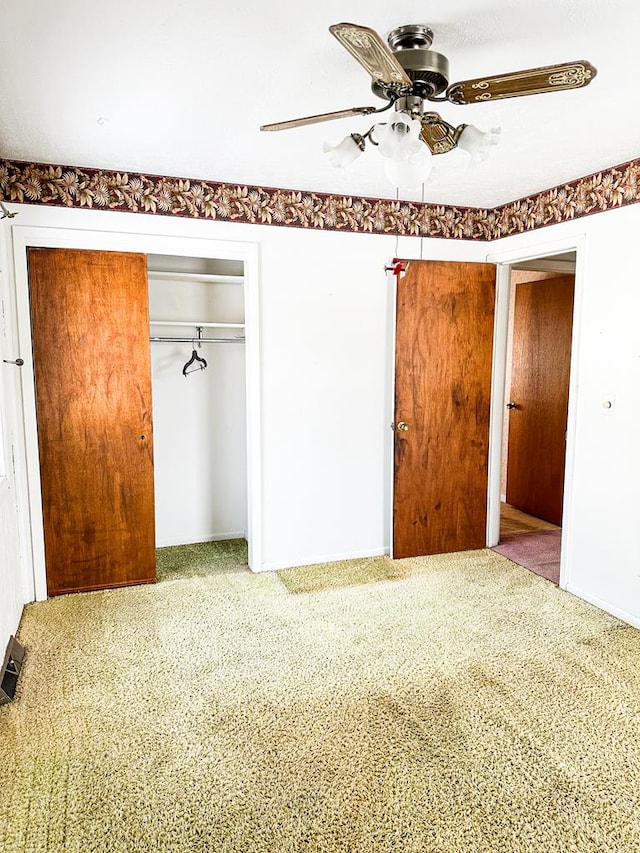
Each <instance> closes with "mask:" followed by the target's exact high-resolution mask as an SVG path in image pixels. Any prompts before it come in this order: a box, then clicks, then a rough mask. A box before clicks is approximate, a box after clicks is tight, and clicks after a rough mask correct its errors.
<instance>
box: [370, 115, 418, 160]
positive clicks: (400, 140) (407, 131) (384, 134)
mask: <svg viewBox="0 0 640 853" xmlns="http://www.w3.org/2000/svg"><path fill="white" fill-rule="evenodd" d="M421 129H422V125H421V124H420V122H419V121H417V119H414V118H411V116H410V115H407V114H406V113H401V112H397V113H396V114H395V115H394V116H393V118H392V119H390V120H389V121H388V122H387V123H386V124H379V125H377V126H376V130H375V140H376V142H377V143H378V151H379V152H380V154H382V156H383V157H392V158H393V159H394V160H407V159H408V158H409V157H413V156H414V155H415V154H418V153H419V151H420V148H421V147H422V146H423V142H422V141H421V139H420V131H421Z"/></svg>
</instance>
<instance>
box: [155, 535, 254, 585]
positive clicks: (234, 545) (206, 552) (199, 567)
mask: <svg viewBox="0 0 640 853" xmlns="http://www.w3.org/2000/svg"><path fill="white" fill-rule="evenodd" d="M247 550H248V549H247V540H246V539H221V540H219V541H217V542H194V543H191V544H188V545H169V546H168V547H166V548H156V575H157V578H158V580H159V581H170V580H176V579H178V578H194V577H202V576H203V575H215V574H219V573H220V572H228V571H237V570H238V569H247V568H248V565H247V559H248V556H247Z"/></svg>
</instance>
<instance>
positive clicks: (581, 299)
mask: <svg viewBox="0 0 640 853" xmlns="http://www.w3.org/2000/svg"><path fill="white" fill-rule="evenodd" d="M639 229H640V205H634V206H631V207H627V208H624V209H621V210H614V211H609V212H607V213H603V214H598V215H595V216H590V217H587V218H584V219H581V220H578V221H576V222H573V223H566V224H561V225H555V226H552V227H550V228H545V229H544V230H541V231H538V232H534V233H532V234H526V235H521V236H518V237H512V238H508V239H505V240H502V241H500V242H499V243H493V244H491V245H490V246H489V251H490V252H491V253H492V254H494V255H495V256H496V257H500V256H502V257H503V258H504V257H506V256H508V255H524V254H532V253H537V251H538V249H540V248H542V249H544V247H545V246H547V247H548V246H550V245H552V244H553V243H554V241H560V240H561V241H567V240H571V239H573V237H575V239H576V240H583V241H584V252H583V253H582V255H583V256H582V258H581V257H580V254H581V253H580V252H579V254H578V259H577V261H578V263H577V271H576V273H577V274H576V316H575V321H574V338H575V337H576V336H577V340H575V347H576V349H575V350H574V352H575V359H574V364H573V367H572V369H573V370H574V372H575V374H574V379H575V381H574V383H573V384H574V389H575V392H576V393H575V398H574V400H573V401H572V402H573V408H574V411H573V413H572V412H571V411H570V418H574V420H575V444H574V453H573V458H571V459H568V460H567V462H568V465H569V466H570V468H572V470H573V483H572V485H571V486H570V489H569V493H568V494H565V501H567V500H569V501H570V505H571V515H570V517H569V518H567V517H566V516H565V522H564V524H563V548H566V549H567V554H566V556H567V560H566V563H567V569H568V575H567V578H566V582H567V588H568V589H569V590H570V591H571V592H574V593H575V594H576V595H579V596H580V597H582V598H585V599H587V600H588V601H591V602H593V603H595V604H598V605H599V606H601V607H603V608H604V609H606V610H608V611H610V612H612V613H615V614H617V615H619V616H621V617H622V618H623V619H625V620H626V621H629V622H631V623H632V624H635V625H638V626H640V537H639V536H638V532H637V530H638V518H639V517H640V485H639V484H640V442H639V441H638V436H639V427H638V424H640V332H639V331H638V329H639V318H640V276H639V274H638V256H639V251H638V238H637V235H638V231H639ZM540 254H544V252H543V251H540ZM581 270H582V274H581ZM612 397H615V405H614V408H613V409H612V410H611V414H606V411H607V410H606V409H604V408H603V403H604V402H605V401H606V400H609V399H611V398H612Z"/></svg>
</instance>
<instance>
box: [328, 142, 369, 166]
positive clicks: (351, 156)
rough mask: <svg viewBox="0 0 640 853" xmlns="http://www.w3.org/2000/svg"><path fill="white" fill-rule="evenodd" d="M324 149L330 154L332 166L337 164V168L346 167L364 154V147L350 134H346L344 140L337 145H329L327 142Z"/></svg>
mask: <svg viewBox="0 0 640 853" xmlns="http://www.w3.org/2000/svg"><path fill="white" fill-rule="evenodd" d="M323 151H324V153H325V154H326V155H327V156H328V158H329V162H330V163H331V165H332V166H335V167H336V169H345V168H346V167H347V166H349V165H350V164H351V163H353V161H354V160H357V159H358V157H359V156H360V155H361V154H362V151H363V147H362V146H361V145H359V144H358V142H357V140H356V139H354V138H353V135H352V134H350V135H349V136H345V138H344V139H343V140H342V142H339V143H338V144H337V145H329V143H328V142H325V143H324V145H323Z"/></svg>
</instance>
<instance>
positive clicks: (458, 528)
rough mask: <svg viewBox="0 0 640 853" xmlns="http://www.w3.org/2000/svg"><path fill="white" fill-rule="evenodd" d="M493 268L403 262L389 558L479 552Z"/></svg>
mask: <svg viewBox="0 0 640 853" xmlns="http://www.w3.org/2000/svg"><path fill="white" fill-rule="evenodd" d="M495 275H496V273H495V267H494V266H493V265H492V264H472V263H444V262H432V261H420V262H418V261H411V262H410V263H409V266H408V269H407V272H406V274H405V275H404V277H402V278H399V279H398V292H397V315H396V360H395V377H396V395H395V422H396V424H397V423H398V422H400V421H404V422H406V423H407V424H408V426H409V429H408V431H407V432H400V431H398V430H397V429H396V432H395V472H394V501H393V514H394V516H393V556H394V557H396V558H398V557H410V556H417V555H421V554H437V553H443V552H449V551H459V550H465V549H469V548H481V547H484V546H485V544H486V518H487V464H488V446H489V403H490V395H491V356H492V347H493V316H494V303H495Z"/></svg>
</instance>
